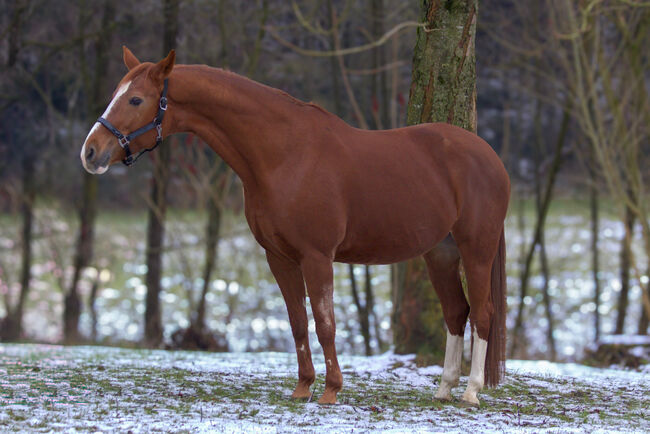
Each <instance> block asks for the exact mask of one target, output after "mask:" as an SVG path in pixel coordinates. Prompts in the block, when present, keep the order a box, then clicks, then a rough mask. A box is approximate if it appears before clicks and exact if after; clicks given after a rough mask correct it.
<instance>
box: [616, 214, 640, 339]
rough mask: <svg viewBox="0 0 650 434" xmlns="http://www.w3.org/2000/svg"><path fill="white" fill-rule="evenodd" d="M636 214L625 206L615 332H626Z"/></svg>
mask: <svg viewBox="0 0 650 434" xmlns="http://www.w3.org/2000/svg"><path fill="white" fill-rule="evenodd" d="M635 220H636V219H635V214H634V212H633V211H632V209H631V208H630V207H629V206H626V207H625V221H624V222H623V224H624V230H625V231H624V233H623V238H622V239H621V292H620V293H619V294H618V309H617V312H616V329H615V330H614V333H616V334H617V335H621V334H623V333H625V317H626V316H627V306H628V298H629V293H630V268H631V265H632V264H631V263H630V262H631V260H632V251H631V250H630V249H631V248H632V247H631V244H632V238H633V237H634V221H635Z"/></svg>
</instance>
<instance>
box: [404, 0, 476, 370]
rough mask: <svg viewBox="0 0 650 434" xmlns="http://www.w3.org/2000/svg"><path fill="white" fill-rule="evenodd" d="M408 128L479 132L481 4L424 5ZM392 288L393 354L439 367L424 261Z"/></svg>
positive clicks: (434, 305)
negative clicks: (442, 126) (436, 125)
mask: <svg viewBox="0 0 650 434" xmlns="http://www.w3.org/2000/svg"><path fill="white" fill-rule="evenodd" d="M421 5H422V8H421V21H424V22H426V23H427V26H426V28H419V29H418V33H417V42H416V44H415V54H414V56H413V73H412V83H411V90H410V95H409V103H408V109H407V123H408V124H409V125H415V124H419V123H423V122H448V123H451V124H454V125H457V126H460V127H462V128H465V129H467V130H469V131H473V132H476V58H475V53H474V38H475V34H476V17H477V12H478V0H451V1H442V0H430V1H423V2H421ZM395 277H396V279H395V280H396V286H395V287H394V288H393V300H394V303H393V308H394V312H393V330H394V342H395V352H397V353H398V354H404V353H418V354H420V355H421V356H423V357H425V358H426V359H428V360H429V361H436V362H439V361H441V359H442V354H443V352H444V347H445V336H446V333H445V328H444V320H443V317H442V309H441V308H440V303H439V301H438V297H437V296H436V295H435V292H434V290H433V288H432V285H431V282H430V281H429V278H428V275H427V270H426V266H425V264H424V261H423V260H422V259H421V258H418V259H415V260H411V261H408V262H405V263H402V264H399V265H398V267H397V272H396V276H395Z"/></svg>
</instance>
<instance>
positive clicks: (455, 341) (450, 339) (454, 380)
mask: <svg viewBox="0 0 650 434" xmlns="http://www.w3.org/2000/svg"><path fill="white" fill-rule="evenodd" d="M462 358H463V335H460V336H454V335H452V334H451V333H449V331H447V344H446V346H445V364H444V367H443V368H442V379H441V380H440V386H439V387H438V390H437V391H436V395H435V396H436V398H437V399H446V400H449V399H451V388H452V387H455V386H457V385H458V379H459V378H460V362H461V360H462Z"/></svg>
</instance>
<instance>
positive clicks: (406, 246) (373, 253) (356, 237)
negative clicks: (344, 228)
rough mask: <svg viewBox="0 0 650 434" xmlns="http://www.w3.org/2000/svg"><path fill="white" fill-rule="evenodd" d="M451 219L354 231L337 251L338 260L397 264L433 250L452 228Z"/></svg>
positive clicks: (357, 262)
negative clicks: (448, 220)
mask: <svg viewBox="0 0 650 434" xmlns="http://www.w3.org/2000/svg"><path fill="white" fill-rule="evenodd" d="M451 224H452V223H451V222H442V221H437V219H436V218H431V219H430V220H429V221H428V222H427V223H426V224H420V225H418V224H415V225H413V226H411V227H399V226H398V225H394V226H392V227H387V228H386V229H384V230H377V228H368V227H364V228H359V229H357V230H350V231H349V232H348V235H347V236H346V238H345V239H344V241H343V242H342V243H341V245H340V246H339V248H338V249H337V251H336V254H335V256H334V260H335V261H336V262H344V263H353V264H367V265H374V264H393V263H395V262H400V261H405V260H407V259H411V258H414V257H417V256H420V255H423V254H424V253H426V252H428V251H429V250H431V249H432V248H433V247H434V246H435V245H436V244H438V243H439V242H440V241H441V240H442V239H444V237H445V236H447V234H448V233H449V231H450V229H451Z"/></svg>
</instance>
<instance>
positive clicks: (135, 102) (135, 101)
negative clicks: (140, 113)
mask: <svg viewBox="0 0 650 434" xmlns="http://www.w3.org/2000/svg"><path fill="white" fill-rule="evenodd" d="M141 102H142V100H141V99H140V98H138V97H137V96H134V97H133V98H131V99H130V100H129V104H131V105H140V103H141Z"/></svg>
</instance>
